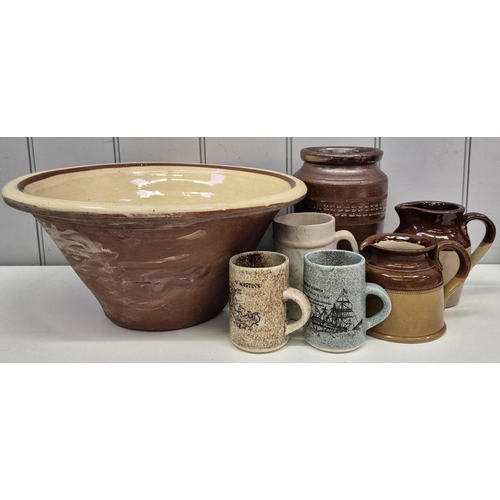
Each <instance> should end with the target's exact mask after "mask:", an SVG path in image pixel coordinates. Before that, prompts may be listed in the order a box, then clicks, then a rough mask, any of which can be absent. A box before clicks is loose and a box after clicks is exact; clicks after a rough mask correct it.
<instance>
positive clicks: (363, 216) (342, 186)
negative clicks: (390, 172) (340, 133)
mask: <svg viewBox="0 0 500 500" xmlns="http://www.w3.org/2000/svg"><path fill="white" fill-rule="evenodd" d="M383 154H384V152H383V151H382V150H381V149H377V148H367V147H309V148H304V149H302V150H301V151H300V157H301V158H302V160H303V161H304V164H303V165H302V167H301V168H300V169H299V170H298V171H297V172H296V173H295V174H294V175H295V177H298V178H299V179H301V180H302V181H303V182H304V183H305V184H306V185H307V195H306V197H305V198H304V199H303V200H302V201H301V202H300V203H298V204H297V205H295V207H294V211H295V212H322V213H327V214H330V215H333V216H334V217H335V223H336V228H337V229H338V230H346V231H350V232H351V233H352V234H353V235H354V238H355V239H356V242H357V243H358V245H360V244H361V243H362V241H363V240H364V239H365V238H367V237H368V236H371V235H372V234H377V233H381V232H383V225H384V219H385V210H386V205H387V190H388V184H389V182H388V178H387V175H386V174H385V173H384V172H382V170H380V167H379V166H378V162H379V161H380V159H381V158H382V155H383ZM343 246H345V245H343V244H342V243H340V244H339V245H338V248H343ZM345 248H347V249H349V247H348V246H346V247H345Z"/></svg>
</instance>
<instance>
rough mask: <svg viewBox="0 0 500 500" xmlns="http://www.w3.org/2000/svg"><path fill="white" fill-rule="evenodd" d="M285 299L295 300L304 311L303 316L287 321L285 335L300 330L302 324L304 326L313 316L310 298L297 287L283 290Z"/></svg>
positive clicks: (302, 311)
mask: <svg viewBox="0 0 500 500" xmlns="http://www.w3.org/2000/svg"><path fill="white" fill-rule="evenodd" d="M283 299H284V300H285V301H287V300H293V301H294V302H295V303H296V304H297V305H298V306H299V307H300V311H301V313H302V315H301V317H300V318H299V319H298V320H297V321H291V322H290V323H288V322H287V324H286V330H285V335H290V333H292V332H294V331H295V330H298V329H299V328H300V327H301V326H304V325H305V324H306V323H307V322H308V321H309V318H310V317H311V304H310V303H309V299H308V298H307V297H306V296H305V295H304V294H303V293H302V292H301V291H300V290H297V289H296V288H291V287H289V288H286V289H285V290H284V292H283Z"/></svg>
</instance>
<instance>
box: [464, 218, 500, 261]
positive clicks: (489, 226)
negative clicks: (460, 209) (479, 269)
mask: <svg viewBox="0 0 500 500" xmlns="http://www.w3.org/2000/svg"><path fill="white" fill-rule="evenodd" d="M472 220H480V221H481V222H483V223H484V225H485V226H486V232H485V234H484V237H483V240H482V241H481V243H479V245H478V247H477V248H476V249H475V250H474V251H473V252H472V254H471V257H470V258H471V267H474V266H475V265H476V264H477V263H478V262H479V261H480V260H481V259H482V258H483V257H484V254H485V253H486V252H487V251H488V250H489V249H490V247H491V245H492V244H493V241H495V236H496V228H495V224H493V221H492V220H491V219H490V218H489V217H486V215H483V214H480V213H478V212H468V213H466V214H464V215H463V216H462V230H463V231H464V232H465V234H468V233H467V224H468V223H469V222H470V221H472Z"/></svg>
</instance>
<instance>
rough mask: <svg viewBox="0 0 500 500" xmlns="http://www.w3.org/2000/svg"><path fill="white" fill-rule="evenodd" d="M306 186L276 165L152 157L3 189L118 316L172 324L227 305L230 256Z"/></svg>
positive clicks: (144, 323)
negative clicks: (154, 159) (168, 160)
mask: <svg viewBox="0 0 500 500" xmlns="http://www.w3.org/2000/svg"><path fill="white" fill-rule="evenodd" d="M306 191H307V188H306V186H305V184H304V183H303V182H302V181H300V180H299V179H296V178H294V177H292V176H289V175H285V174H281V173H278V172H273V171H269V170H262V169H255V168H247V167H235V166H227V165H205V164H191V163H159V162H155V163H117V164H104V165H87V166H80V167H70V168H62V169H56V170H47V171H43V172H38V173H34V174H30V175H26V176H23V177H19V178H18V179H15V180H13V181H11V182H10V183H8V184H7V185H6V186H5V187H4V188H3V190H2V196H3V198H4V200H5V202H6V203H7V204H8V205H10V206H11V207H13V208H16V209H18V210H23V211H25V212H29V213H31V214H32V215H33V216H34V217H35V218H36V219H37V220H38V221H39V222H40V224H41V225H42V226H43V228H44V229H45V231H46V232H47V233H48V234H49V235H50V237H51V238H52V239H53V240H54V242H55V243H56V244H57V246H58V247H59V249H60V250H61V252H62V253H63V255H64V256H65V258H66V259H67V261H68V262H69V264H70V265H71V266H72V267H73V269H74V270H75V272H76V273H77V274H78V276H79V277H80V278H81V279H82V281H83V282H84V283H85V284H86V285H87V287H88V288H89V289H90V290H91V291H92V293H93V294H94V295H95V297H96V298H97V300H98V301H99V303H100V304H101V306H102V308H103V310H104V313H105V314H106V315H107V316H108V317H109V318H110V319H111V320H112V321H113V322H114V323H116V324H117V325H120V326H123V327H126V328H133V329H138V330H172V329H180V328H186V327H189V326H192V325H196V324H199V323H202V322H204V321H207V320H208V319H210V318H212V317H213V316H215V315H216V314H218V313H219V312H220V311H221V310H222V309H223V308H224V306H225V305H226V303H227V300H228V288H229V285H228V281H229V264H228V262H229V259H230V258H231V257H232V256H233V255H235V254H239V253H243V252H248V251H252V250H255V248H256V247H257V245H258V243H259V241H260V239H261V238H262V236H263V235H264V233H265V231H266V229H267V228H268V226H269V225H270V224H271V222H272V220H273V218H274V216H275V215H276V214H277V213H278V211H279V210H281V209H282V208H285V207H288V206H291V205H293V204H295V203H297V202H298V201H300V200H301V199H302V198H304V196H305V195H306Z"/></svg>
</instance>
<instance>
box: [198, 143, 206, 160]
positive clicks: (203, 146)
mask: <svg viewBox="0 0 500 500" xmlns="http://www.w3.org/2000/svg"><path fill="white" fill-rule="evenodd" d="M198 142H199V145H200V163H207V143H206V141H205V137H199V138H198Z"/></svg>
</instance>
